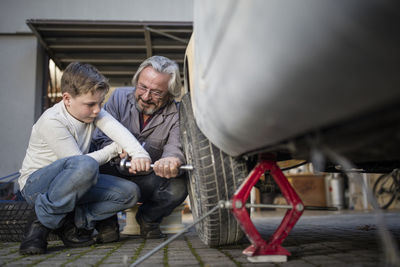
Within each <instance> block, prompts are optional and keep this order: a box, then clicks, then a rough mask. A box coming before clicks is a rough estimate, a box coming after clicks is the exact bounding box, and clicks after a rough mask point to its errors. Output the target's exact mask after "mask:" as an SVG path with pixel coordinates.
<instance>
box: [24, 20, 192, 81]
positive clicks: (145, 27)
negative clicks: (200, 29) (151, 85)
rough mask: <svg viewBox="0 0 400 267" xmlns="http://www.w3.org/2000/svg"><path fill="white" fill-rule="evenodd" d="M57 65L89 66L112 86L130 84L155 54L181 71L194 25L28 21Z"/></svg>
mask: <svg viewBox="0 0 400 267" xmlns="http://www.w3.org/2000/svg"><path fill="white" fill-rule="evenodd" d="M27 25H28V26H29V27H30V28H31V30H32V31H33V32H34V34H35V35H36V36H37V37H38V39H39V41H40V43H41V44H42V45H43V47H44V48H45V49H46V50H47V52H48V54H49V56H50V58H51V59H53V61H54V62H55V63H56V65H57V66H58V67H59V68H60V69H61V70H63V69H64V68H65V67H66V66H67V65H68V64H69V63H71V62H74V61H81V62H85V63H90V64H92V65H94V66H96V68H98V69H99V70H100V71H101V72H102V73H103V75H105V76H106V77H107V78H108V79H109V81H110V84H111V85H114V86H118V85H130V80H131V79H132V77H133V75H134V73H135V71H136V70H137V68H138V66H139V65H140V63H141V62H142V61H143V60H145V59H146V58H148V57H150V56H152V55H163V56H166V57H168V58H170V59H173V60H175V61H176V62H177V63H178V64H179V66H180V70H181V72H182V71H183V60H184V55H185V49H186V45H187V43H188V42H189V38H190V36H191V34H192V31H193V27H192V22H157V21H149V22H144V21H140V22H139V21H76V20H70V21H65V20H34V19H32V20H27Z"/></svg>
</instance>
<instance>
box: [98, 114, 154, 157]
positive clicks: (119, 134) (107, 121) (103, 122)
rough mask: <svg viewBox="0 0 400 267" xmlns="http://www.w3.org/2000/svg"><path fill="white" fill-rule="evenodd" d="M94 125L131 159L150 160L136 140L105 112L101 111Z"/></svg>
mask: <svg viewBox="0 0 400 267" xmlns="http://www.w3.org/2000/svg"><path fill="white" fill-rule="evenodd" d="M95 125H96V126H97V127H98V128H99V129H100V130H101V131H102V132H103V133H104V134H105V135H107V136H108V137H109V138H110V139H111V140H113V141H114V142H116V143H117V144H119V145H120V146H121V147H122V148H123V149H124V150H125V151H126V152H127V153H128V155H129V156H131V157H132V158H150V156H149V154H148V153H147V151H146V150H144V148H143V147H142V146H141V145H140V143H139V142H138V141H137V139H136V138H135V137H134V136H133V135H132V134H131V132H129V130H128V129H126V128H125V127H124V126H123V125H122V124H121V123H119V122H118V121H117V120H116V119H115V118H114V117H113V116H111V115H110V114H109V113H108V112H107V111H105V110H104V109H101V111H100V113H99V115H98V116H97V118H96V120H95Z"/></svg>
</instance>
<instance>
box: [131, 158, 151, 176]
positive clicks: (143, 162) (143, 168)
mask: <svg viewBox="0 0 400 267" xmlns="http://www.w3.org/2000/svg"><path fill="white" fill-rule="evenodd" d="M150 163H151V161H150V159H149V158H132V159H131V167H130V168H129V172H130V173H133V174H136V173H138V172H148V171H149V170H150Z"/></svg>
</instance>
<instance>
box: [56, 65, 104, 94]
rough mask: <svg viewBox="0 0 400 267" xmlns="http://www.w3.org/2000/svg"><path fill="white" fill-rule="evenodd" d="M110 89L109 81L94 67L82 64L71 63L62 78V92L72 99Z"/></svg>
mask: <svg viewBox="0 0 400 267" xmlns="http://www.w3.org/2000/svg"><path fill="white" fill-rule="evenodd" d="M109 89H110V85H109V84H108V80H107V79H106V78H105V77H104V76H103V74H101V73H100V72H99V71H98V70H97V69H96V68H95V67H94V66H92V65H90V64H83V63H80V62H73V63H70V64H69V65H68V66H67V68H66V69H65V70H64V73H63V75H62V77H61V92H62V93H66V92H67V93H69V94H70V95H71V96H72V97H76V96H80V95H84V94H87V93H88V92H91V93H92V94H93V93H95V92H97V91H104V93H107V92H108V90H109Z"/></svg>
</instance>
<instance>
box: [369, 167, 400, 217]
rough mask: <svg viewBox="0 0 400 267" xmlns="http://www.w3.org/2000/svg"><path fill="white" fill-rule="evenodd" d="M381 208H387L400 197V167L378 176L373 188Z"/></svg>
mask: <svg viewBox="0 0 400 267" xmlns="http://www.w3.org/2000/svg"><path fill="white" fill-rule="evenodd" d="M372 190H373V191H372V192H373V193H374V196H375V198H376V200H377V202H378V205H379V206H380V208H381V209H387V208H388V207H389V206H390V205H391V204H392V203H393V201H394V200H395V199H396V198H399V197H400V169H394V170H393V171H392V172H390V173H386V174H383V175H381V176H379V177H378V179H377V180H376V182H375V183H374V186H373V189H372Z"/></svg>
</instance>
